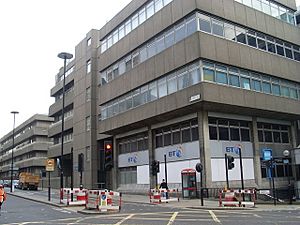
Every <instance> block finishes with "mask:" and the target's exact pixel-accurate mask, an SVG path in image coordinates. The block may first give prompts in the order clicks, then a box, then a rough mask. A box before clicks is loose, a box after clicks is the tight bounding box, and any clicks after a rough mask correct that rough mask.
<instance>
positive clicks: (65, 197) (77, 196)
mask: <svg viewBox="0 0 300 225" xmlns="http://www.w3.org/2000/svg"><path fill="white" fill-rule="evenodd" d="M86 193H87V189H81V188H73V190H71V188H63V189H61V193H60V194H61V203H62V204H65V205H76V206H78V205H85V204H86ZM72 194H73V201H72Z"/></svg>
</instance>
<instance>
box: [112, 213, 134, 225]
mask: <svg viewBox="0 0 300 225" xmlns="http://www.w3.org/2000/svg"><path fill="white" fill-rule="evenodd" d="M133 216H134V214H130V215H129V216H127V217H125V218H124V219H122V220H121V221H119V222H118V223H116V224H115V225H120V224H122V223H123V222H125V221H126V220H128V219H130V218H131V217H133Z"/></svg>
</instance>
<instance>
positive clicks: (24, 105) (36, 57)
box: [0, 0, 130, 137]
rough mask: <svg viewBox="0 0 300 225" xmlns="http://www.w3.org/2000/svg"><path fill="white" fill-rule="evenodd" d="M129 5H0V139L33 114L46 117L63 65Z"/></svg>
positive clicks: (51, 1)
mask: <svg viewBox="0 0 300 225" xmlns="http://www.w3.org/2000/svg"><path fill="white" fill-rule="evenodd" d="M129 2H130V0H109V1H107V0H26V1H25V0H4V1H0V21H1V35H0V64H1V67H0V96H1V97H0V104H1V110H0V137H2V136H3V135H5V134H7V133H8V132H10V131H11V130H12V128H13V115H12V114H10V112H11V111H13V110H16V111H19V112H20V114H18V115H17V116H16V124H17V125H19V124H21V123H22V122H24V121H25V120H26V119H28V118H29V117H31V116H32V115H34V114H36V113H42V114H48V109H49V106H50V105H51V104H52V103H53V102H54V99H53V98H51V97H50V89H51V88H52V87H53V86H54V78H55V75H56V74H57V72H58V70H59V68H60V67H61V66H63V61H62V60H61V59H59V58H57V54H58V53H59V52H62V51H68V52H70V53H73V54H74V50H75V46H76V45H77V44H78V43H79V42H80V41H81V40H82V39H83V38H84V37H85V35H86V33H87V32H89V31H90V30H91V29H100V28H101V27H102V26H103V25H104V24H105V23H106V22H107V21H108V20H110V19H111V18H112V17H113V16H114V15H115V14H116V13H117V12H119V11H120V10H121V9H122V8H123V7H125V6H126V5H127V4H128V3H129Z"/></svg>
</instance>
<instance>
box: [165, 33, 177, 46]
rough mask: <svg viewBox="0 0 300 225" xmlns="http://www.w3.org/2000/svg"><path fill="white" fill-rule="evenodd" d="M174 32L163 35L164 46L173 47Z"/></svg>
mask: <svg viewBox="0 0 300 225" xmlns="http://www.w3.org/2000/svg"><path fill="white" fill-rule="evenodd" d="M174 42H175V40H174V30H171V31H169V32H167V33H166V35H165V46H166V48H169V47H170V46H172V45H174Z"/></svg>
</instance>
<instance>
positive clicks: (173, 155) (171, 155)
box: [168, 147, 183, 158]
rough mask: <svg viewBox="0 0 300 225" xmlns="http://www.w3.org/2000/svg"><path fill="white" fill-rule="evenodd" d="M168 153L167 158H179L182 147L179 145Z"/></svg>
mask: <svg viewBox="0 0 300 225" xmlns="http://www.w3.org/2000/svg"><path fill="white" fill-rule="evenodd" d="M168 154H169V158H173V157H177V158H181V157H182V154H183V151H182V148H181V147H179V148H177V149H176V150H174V151H169V152H168Z"/></svg>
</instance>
